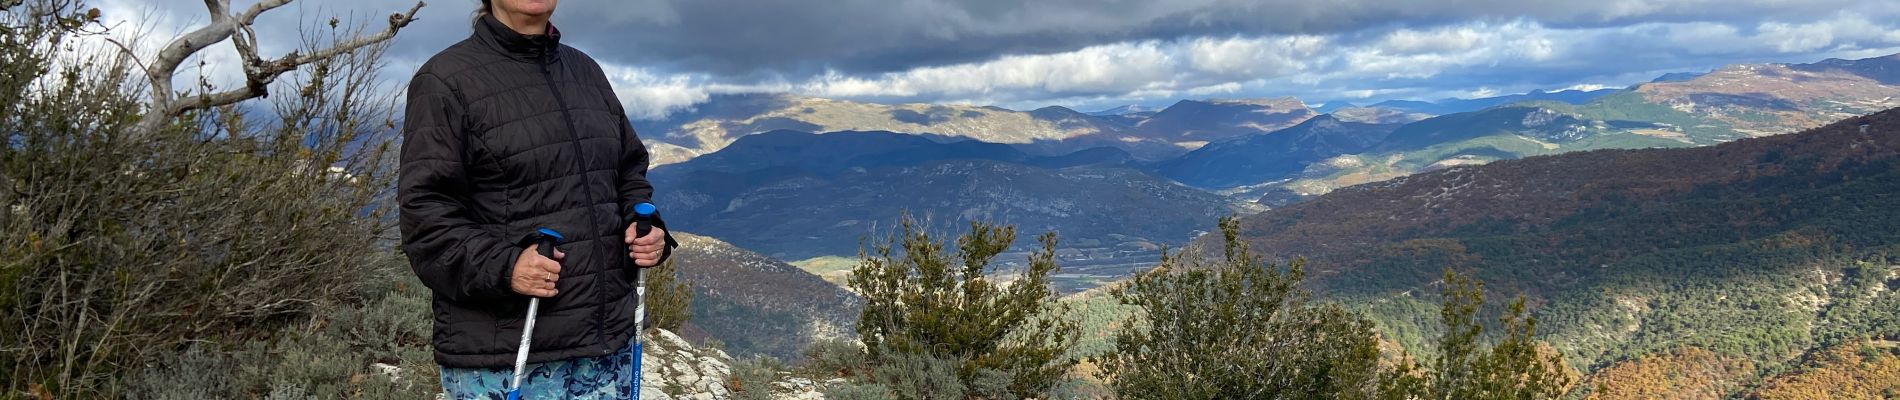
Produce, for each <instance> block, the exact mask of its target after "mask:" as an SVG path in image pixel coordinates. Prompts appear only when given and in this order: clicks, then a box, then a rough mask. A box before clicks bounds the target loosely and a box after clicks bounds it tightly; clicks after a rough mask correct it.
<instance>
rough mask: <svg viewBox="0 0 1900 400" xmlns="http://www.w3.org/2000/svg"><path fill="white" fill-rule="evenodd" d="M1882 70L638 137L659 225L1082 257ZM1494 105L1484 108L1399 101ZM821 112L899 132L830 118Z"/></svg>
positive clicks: (811, 105)
mask: <svg viewBox="0 0 1900 400" xmlns="http://www.w3.org/2000/svg"><path fill="white" fill-rule="evenodd" d="M1895 65H1900V55H1897V56H1888V57H1879V58H1871V59H1864V60H1851V61H1850V60H1828V61H1822V62H1818V63H1814V64H1760V65H1739V66H1730V67H1724V68H1720V69H1717V70H1715V71H1711V72H1709V73H1705V74H1697V75H1693V76H1689V75H1679V76H1678V78H1679V79H1671V80H1665V81H1662V82H1653V83H1644V84H1639V85H1635V86H1633V87H1631V88H1628V89H1624V90H1599V91H1587V92H1586V91H1574V90H1573V91H1559V92H1532V93H1529V94H1524V95H1513V96H1500V97H1495V98H1486V99H1470V100H1457V101H1453V100H1445V101H1440V102H1435V103H1431V104H1435V105H1434V106H1433V107H1413V108H1410V110H1412V111H1405V110H1403V109H1394V108H1386V107H1399V108H1403V107H1401V106H1403V105H1404V104H1400V103H1390V102H1388V103H1383V105H1379V104H1375V105H1373V106H1369V107H1356V106H1351V105H1347V104H1339V105H1337V106H1333V105H1329V107H1323V108H1322V109H1326V110H1330V111H1332V112H1331V113H1328V114H1320V113H1318V110H1315V109H1313V108H1309V107H1306V106H1305V105H1304V104H1303V103H1301V102H1300V101H1299V100H1297V99H1291V98H1281V99H1269V100H1209V101H1195V100H1184V101H1179V102H1177V103H1175V104H1173V105H1171V106H1169V107H1167V108H1164V109H1161V110H1159V111H1150V110H1145V109H1141V108H1136V107H1121V108H1118V109H1113V110H1105V111H1104V112H1097V113H1093V114H1090V113H1081V112H1077V111H1074V110H1071V109H1068V108H1063V107H1046V108H1042V109H1037V110H1033V111H1028V112H1021V111H1013V110H1007V109H1002V108H997V107H975V106H963V105H920V104H905V105H881V104H871V103H860V102H851V101H842V100H826V99H812V98H802V97H797V96H792V95H783V94H774V95H723V96H717V97H716V98H715V99H714V101H712V102H710V103H707V104H703V105H701V106H700V107H698V108H696V109H694V110H693V111H691V112H687V113H683V114H681V115H676V116H674V117H673V118H672V119H669V120H667V121H653V122H647V123H645V125H644V127H643V128H641V129H643V132H647V133H646V134H647V136H649V137H653V136H658V137H660V139H659V140H657V141H655V143H654V144H652V146H653V147H654V148H657V149H666V148H669V146H671V148H673V149H675V150H673V151H674V153H667V152H666V151H656V154H660V156H661V157H665V154H675V153H676V154H693V156H692V157H691V158H681V159H676V160H674V162H672V163H668V164H664V165H660V166H658V167H655V169H654V170H653V174H652V176H651V178H653V180H654V181H655V183H656V185H657V187H660V188H662V190H661V191H659V193H658V194H659V198H658V200H660V201H662V202H665V203H667V205H668V211H669V218H670V219H674V220H679V221H683V222H685V223H687V224H688V225H686V226H692V227H693V229H694V230H695V231H697V232H700V233H704V234H708V235H712V236H714V237H719V238H722V239H725V240H728V241H730V242H732V243H734V244H737V245H739V246H742V247H746V248H749V249H753V250H756V251H760V252H762V253H764V254H767V255H770V256H773V257H779V258H785V259H790V260H799V259H804V258H810V257H820V256H849V255H851V254H856V250H858V249H859V248H860V245H862V244H864V243H863V242H862V240H863V239H866V238H875V237H877V236H879V235H881V234H887V233H888V232H884V231H880V229H882V230H885V231H888V228H889V227H890V226H891V223H893V222H894V221H896V220H897V218H899V217H900V216H901V215H903V214H905V213H910V214H912V215H914V216H917V217H921V218H925V219H929V220H931V221H933V223H935V224H937V228H939V229H942V230H956V229H957V228H958V226H959V225H960V223H961V221H965V220H970V219H990V220H995V221H1000V222H1006V223H1016V224H1019V225H1021V226H1022V227H1024V228H1026V229H1034V230H1054V231H1057V232H1059V233H1061V234H1062V235H1064V236H1065V237H1067V238H1071V239H1075V241H1073V242H1069V243H1070V244H1073V245H1075V246H1076V249H1075V251H1078V252H1083V253H1087V254H1096V255H1098V256H1097V257H1098V258H1113V257H1110V256H1106V255H1101V254H1108V255H1113V254H1122V255H1127V254H1126V253H1117V252H1119V251H1124V250H1125V251H1135V252H1141V251H1147V250H1140V249H1151V248H1154V247H1156V246H1160V245H1179V244H1182V243H1185V241H1186V240H1188V239H1190V238H1192V237H1193V236H1194V235H1196V234H1198V233H1199V232H1200V231H1201V230H1203V229H1205V228H1206V227H1207V226H1210V225H1208V224H1207V222H1209V221H1212V218H1214V217H1217V216H1219V215H1225V214H1229V213H1240V214H1248V213H1253V212H1257V211H1259V210H1263V209H1266V208H1268V207H1278V206H1283V205H1287V204H1292V203H1297V202H1300V201H1304V200H1307V199H1311V198H1313V197H1315V196H1318V195H1322V194H1325V193H1327V192H1330V191H1332V190H1337V189H1339V188H1343V187H1349V186H1352V185H1359V184H1365V183H1370V182H1379V181H1383V180H1387V179H1393V178H1397V177H1403V176H1407V175H1410V174H1414V173H1419V172H1426V171H1433V170H1440V169H1446V168H1453V167H1458V166H1467V165H1478V164H1485V163H1490V162H1496V161H1500V160H1511V159H1519V158H1524V157H1531V156H1539V155H1554V154H1563V153H1568V152H1575V151H1588V150H1598V149H1630V148H1671V147H1694V146H1706V145H1711V144H1717V143H1723V142H1727V141H1732V140H1735V139H1739V138H1747V137H1757V136H1766V135H1769V134H1770V133H1769V132H1771V131H1773V130H1778V131H1779V132H1788V131H1793V130H1797V129H1801V128H1807V127H1812V126H1816V125H1818V122H1815V121H1822V120H1827V119H1829V118H1837V117H1841V116H1848V115H1859V114H1864V113H1866V112H1871V111H1873V110H1877V109H1878V108H1879V107H1881V106H1886V105H1900V101H1896V100H1894V97H1895V96H1894V95H1895V94H1900V86H1889V85H1887V84H1886V83H1883V82H1889V81H1892V80H1893V77H1892V75H1893V74H1892V73H1891V72H1890V71H1893V70H1895V67H1894V66H1895ZM1738 88H1740V89H1738ZM1750 88H1753V89H1750ZM1770 89H1772V90H1770ZM1511 101H1517V102H1511ZM1494 103H1503V104H1501V105H1496V106H1491V107H1489V108H1482V109H1477V110H1472V111H1466V112H1457V113H1451V114H1443V115H1430V114H1424V113H1420V112H1417V111H1446V110H1458V109H1463V108H1472V107H1481V106H1484V105H1486V104H1494ZM1405 104H1410V103H1405ZM1111 113H1119V114H1112V115H1111ZM667 126H671V127H674V128H673V129H672V130H666V129H667V128H664V127H667ZM841 127H891V128H902V129H898V130H887V131H849V130H845V131H833V130H832V129H836V128H841ZM768 128H786V129H771V130H768ZM655 131H660V132H666V133H665V134H659V135H655V134H652V132H655ZM688 148H690V150H681V149H688ZM1177 182H1178V184H1177ZM1104 199H1120V200H1116V201H1114V202H1113V203H1107V202H1104V201H1103V200H1104ZM757 221H772V223H768V224H760V223H758V222H757ZM1090 249H1095V250H1090ZM1146 256H1149V255H1148V254H1144V255H1142V257H1146ZM1095 261H1103V262H1104V263H1106V264H1114V265H1122V263H1121V262H1119V261H1106V260H1100V259H1097V260H1095ZM1122 267H1126V265H1122ZM1114 271H1125V269H1124V268H1120V267H1118V268H1117V269H1115V270H1114ZM1101 272H1103V273H1108V272H1109V270H1104V271H1101ZM1083 275H1084V276H1086V278H1083V279H1086V280H1088V281H1100V280H1103V279H1106V278H1107V277H1106V276H1105V275H1101V274H1094V273H1090V274H1083ZM1078 288H1082V289H1085V288H1086V287H1078Z"/></svg>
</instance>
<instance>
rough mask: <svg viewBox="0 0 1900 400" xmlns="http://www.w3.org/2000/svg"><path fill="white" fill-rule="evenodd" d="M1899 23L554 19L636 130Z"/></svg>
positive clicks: (1755, 10)
mask: <svg viewBox="0 0 1900 400" xmlns="http://www.w3.org/2000/svg"><path fill="white" fill-rule="evenodd" d="M101 3H102V4H104V5H106V7H103V8H105V9H106V11H108V18H110V17H111V16H112V15H115V14H122V13H134V11H138V10H139V9H141V8H143V9H144V10H145V11H147V12H148V14H158V15H159V16H158V17H156V18H150V19H149V20H151V21H153V25H155V26H156V27H157V28H158V29H155V31H157V32H160V33H164V31H165V30H166V27H173V28H171V29H174V30H175V29H177V28H176V27H178V26H184V25H189V24H191V23H194V22H197V23H201V22H202V21H203V20H204V17H202V13H203V11H202V5H201V4H200V2H197V1H190V0H160V1H156V2H150V1H137V0H104V1H102V2H101ZM239 3H240V5H244V3H247V2H243V1H240V2H239ZM474 4H476V2H475V1H473V0H469V1H466V2H447V4H440V3H438V4H431V5H430V7H429V8H427V9H425V11H424V12H423V15H422V17H423V21H421V22H419V23H417V24H416V25H414V26H412V27H411V29H410V30H407V31H405V32H404V33H403V35H402V37H401V38H400V39H399V40H398V42H397V43H396V45H395V47H394V48H393V49H392V59H391V65H392V69H401V68H413V66H414V65H417V64H419V63H420V62H421V60H423V59H426V58H427V57H428V55H429V54H431V53H433V52H434V51H435V50H438V49H440V48H442V47H446V46H447V45H449V44H451V43H453V42H455V41H457V40H460V39H462V38H464V37H466V35H467V32H468V22H469V17H470V11H472V8H473V7H474ZM406 6H407V4H405V3H403V2H398V1H388V0H381V1H369V2H347V3H336V2H324V3H316V2H311V1H309V0H306V1H302V2H298V3H297V4H295V5H293V6H291V8H299V9H293V10H284V11H288V12H280V13H277V15H272V16H270V17H269V18H270V19H268V22H270V23H269V24H268V25H263V26H262V29H260V32H259V36H260V37H263V38H266V39H265V40H266V42H267V43H269V42H270V41H271V40H273V39H272V38H283V39H278V40H279V41H278V42H277V43H280V45H279V46H277V47H278V48H279V49H287V48H289V47H290V46H289V45H288V44H289V43H294V41H293V40H294V38H295V36H294V33H295V32H296V29H297V27H298V24H297V22H299V21H314V20H318V18H319V16H327V15H332V14H344V15H354V16H357V17H358V18H359V20H367V21H375V20H378V19H379V18H380V16H381V15H384V14H386V13H387V12H390V11H394V10H397V9H402V8H406ZM1888 21H1900V4H1895V3H1894V2H1891V1H1860V0H1806V1H1797V0H1727V1H1721V0H1600V1H1589V2H1578V1H1568V0H1536V1H1524V0H1510V1H1506V0H1475V1H1404V2H1391V1H1381V0H1343V1H1331V2H1311V1H1291V0H1172V1H1135V0H1043V1H1034V2H1022V1H1012V0H967V1H948V0H835V1H826V2H822V3H812V2H794V1H778V0H637V1H616V2H579V1H570V2H568V4H565V5H563V6H562V7H561V8H560V12H559V14H557V16H556V19H555V23H556V24H557V25H559V26H560V27H561V28H562V30H563V32H565V33H566V34H567V39H568V40H567V43H569V44H571V45H574V46H576V47H579V48H581V49H583V50H585V51H588V52H589V53H590V54H592V55H594V56H595V58H597V59H600V60H602V62H603V63H605V64H607V69H608V72H609V75H610V77H611V78H613V79H614V81H615V82H616V90H617V92H618V93H620V95H621V98H622V100H624V101H626V102H627V104H628V107H629V112H630V113H631V114H634V116H635V117H636V118H658V117H661V116H664V115H666V114H667V113H669V112H673V111H677V110H680V109H683V108H687V107H691V106H692V105H694V104H697V103H699V102H703V101H705V100H706V99H707V98H709V97H710V95H712V94H717V93H728V92H754V91H774V92H794V93H800V94H807V95H814V96H825V97H845V98H857V99H868V100H878V101H928V102H968V103H980V104H997V105H1003V106H1008V107H1023V108H1027V107H1036V106H1041V105H1048V104H1061V105H1069V106H1072V107H1077V108H1085V109H1086V108H1091V107H1105V106H1108V105H1112V104H1118V103H1142V104H1149V105H1165V104H1166V103H1168V102H1171V101H1172V100H1174V99H1177V98H1198V97H1277V96H1287V95H1291V96H1298V97H1300V98H1302V99H1305V100H1307V101H1309V102H1322V101H1329V100H1352V101H1372V100H1378V99H1387V98H1438V97H1446V96H1470V95H1482V94H1486V93H1508V92H1522V91H1526V90H1530V89H1538V88H1544V89H1556V88H1564V87H1573V86H1579V87H1587V86H1592V85H1602V86H1610V87H1618V86H1623V85H1627V84H1630V83H1633V82H1638V81H1643V80H1647V79H1649V78H1653V77H1654V75H1656V74H1660V73H1662V72H1674V71H1686V70H1706V69H1708V68H1712V67H1715V66H1719V65H1723V64H1730V63H1755V62H1811V61H1817V60H1819V59H1822V58H1827V57H1867V56H1877V55H1884V54H1886V53H1892V52H1900V30H1897V29H1896V27H1900V25H1897V24H1895V23H1893V22H1888ZM261 25H262V24H261ZM268 48H269V47H268V46H267V49H268ZM280 51H281V50H280ZM214 58H215V57H214ZM391 75H406V74H402V73H400V72H395V71H392V74H391ZM405 78H406V77H397V78H394V79H398V80H401V79H405Z"/></svg>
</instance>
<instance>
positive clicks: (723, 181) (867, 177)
mask: <svg viewBox="0 0 1900 400" xmlns="http://www.w3.org/2000/svg"><path fill="white" fill-rule="evenodd" d="M1130 163H1131V161H1130V156H1129V155H1128V154H1126V153H1123V152H1120V151H1119V150H1116V149H1112V148H1103V149H1096V150H1084V151H1078V152H1075V153H1070V154H1065V155H1059V156H1039V155H1033V154H1029V153H1025V152H1022V151H1019V150H1017V149H1016V148H1015V147H1013V146H1008V145H1002V144H995V143H984V142H977V141H960V142H949V143H943V142H938V141H935V140H931V139H930V138H925V137H920V136H917V135H909V134H899V133H891V132H838V133H829V134H822V135H821V134H812V133H804V132H795V131H775V132H768V133H763V134H756V135H748V136H746V137H743V138H740V139H739V140H737V141H735V142H733V143H732V144H731V145H730V146H727V147H726V148H724V149H722V150H720V151H718V152H715V153H713V154H709V155H706V156H701V157H699V158H695V159H693V160H690V161H686V162H683V163H678V164H672V165H665V166H661V167H659V168H655V169H654V170H653V171H652V172H651V173H650V174H649V175H648V178H649V179H650V180H651V181H652V182H653V183H654V185H655V186H656V187H663V188H666V190H665V191H662V192H659V194H658V195H657V197H656V198H655V201H656V202H660V203H661V204H666V205H667V219H668V222H669V223H671V224H679V225H678V226H688V227H692V228H691V229H693V230H694V231H695V232H698V233H702V234H707V235H711V236H714V237H719V238H721V239H723V240H726V241H729V242H732V243H734V244H737V245H739V246H742V247H745V248H748V249H752V250H755V251H759V252H762V253H764V254H767V255H770V256H773V257H778V258H782V259H789V260H799V259H804V258H810V257H818V256H836V255H850V254H857V251H858V250H859V249H860V248H861V246H863V245H866V244H868V243H874V242H866V241H865V240H866V239H873V240H875V239H878V238H880V237H881V236H883V235H888V234H889V233H890V230H891V229H892V227H894V226H895V225H894V224H895V223H896V222H897V221H898V219H899V218H900V217H902V216H904V215H906V214H909V215H911V216H913V217H916V218H917V219H919V220H921V221H922V222H924V223H925V224H926V226H927V227H929V228H930V229H933V230H937V231H940V232H960V231H961V230H963V229H967V228H968V226H967V224H966V223H965V222H964V221H971V220H988V221H995V222H999V223H1008V224H1014V225H1017V226H1018V227H1019V228H1021V229H1024V230H1027V231H1032V232H1042V231H1054V232H1057V233H1059V234H1060V235H1061V236H1062V238H1063V239H1064V243H1066V244H1067V245H1068V246H1070V247H1073V248H1077V249H1096V248H1099V249H1118V248H1119V249H1127V250H1131V251H1135V250H1145V251H1152V250H1153V249H1154V248H1156V247H1157V244H1165V243H1181V242H1185V241H1186V240H1188V239H1191V238H1193V237H1194V236H1195V235H1196V232H1197V231H1198V230H1200V229H1204V228H1205V227H1207V226H1211V225H1208V224H1211V223H1212V222H1213V221H1215V220H1216V219H1217V218H1219V217H1220V216H1223V215H1229V214H1234V213H1246V212H1254V211H1258V207H1257V206H1253V205H1250V204H1247V203H1244V202H1234V201H1230V200H1229V199H1226V198H1224V197H1221V196H1219V195H1216V194H1213V193H1208V192H1204V191H1200V190H1195V189H1192V188H1188V187H1185V186H1182V185H1180V184H1178V183H1175V182H1173V181H1170V180H1167V179H1164V178H1158V177H1155V176H1152V175H1149V174H1147V173H1145V172H1143V171H1141V170H1138V169H1135V168H1133V167H1131V166H1130V165H1131V164H1130Z"/></svg>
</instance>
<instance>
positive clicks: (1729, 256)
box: [1203, 109, 1900, 371]
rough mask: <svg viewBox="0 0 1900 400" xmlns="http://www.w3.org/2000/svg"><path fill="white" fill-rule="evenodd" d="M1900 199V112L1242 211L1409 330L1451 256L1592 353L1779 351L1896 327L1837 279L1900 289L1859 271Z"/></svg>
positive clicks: (1249, 223)
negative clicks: (1526, 302)
mask: <svg viewBox="0 0 1900 400" xmlns="http://www.w3.org/2000/svg"><path fill="white" fill-rule="evenodd" d="M1896 196H1900V109H1897V110H1890V111H1885V112H1881V113H1878V114H1874V115H1870V116H1866V117H1856V118H1851V119H1848V120H1844V121H1841V122H1837V123H1834V124H1831V125H1828V126H1825V127H1822V128H1818V129H1814V130H1810V131H1807V132H1803V133H1798V134H1788V135H1779V136H1770V137H1763V138H1754V139H1747V140H1741V141H1736V142H1732V143H1725V144H1720V145H1714V146H1708V147H1698V148H1686V149H1653V150H1598V151H1587V152H1577V153H1569V154H1563V155H1555V156H1543V157H1531V158H1526V159H1521V160H1510V161H1500V162H1496V163H1491V164H1488V165H1483V166H1459V167H1451V168H1446V169H1443V170H1439V171H1434V172H1428V173H1422V174H1418V175H1412V176H1408V177H1402V178H1396V179H1391V180H1388V181H1384V182H1380V183H1373V184H1365V185H1359V186H1354V187H1349V188H1345V189H1341V190H1337V191H1334V192H1332V193H1329V194H1327V195H1325V196H1321V197H1319V198H1316V199H1313V200H1311V201H1308V202H1304V203H1299V204H1294V205H1289V206H1286V207H1284V208H1279V209H1275V210H1270V211H1267V212H1264V213H1261V214H1258V215H1254V216H1250V217H1245V218H1244V219H1243V220H1242V235H1243V237H1244V238H1245V240H1246V241H1247V242H1248V243H1249V245H1250V246H1252V248H1253V249H1255V250H1256V251H1260V252H1262V253H1265V254H1272V255H1275V256H1277V257H1294V256H1299V257H1305V258H1307V259H1309V260H1310V261H1311V262H1310V263H1309V264H1308V272H1309V274H1310V276H1312V277H1313V279H1314V280H1313V281H1312V283H1313V285H1314V286H1315V287H1316V291H1318V292H1320V293H1328V294H1329V295H1331V296H1334V297H1335V298H1336V299H1339V300H1341V301H1344V302H1346V303H1348V304H1354V305H1355V307H1359V308H1361V309H1363V310H1366V311H1368V312H1370V313H1371V314H1372V315H1374V316H1375V320H1377V321H1378V322H1379V323H1380V324H1381V325H1382V329H1381V330H1382V331H1385V332H1412V333H1409V334H1403V335H1401V336H1404V337H1402V338H1401V341H1405V342H1408V343H1412V342H1415V341H1416V340H1419V339H1420V338H1421V337H1423V336H1421V335H1422V334H1421V333H1418V332H1422V331H1421V329H1426V328H1425V327H1424V326H1423V325H1425V322H1424V321H1421V320H1417V319H1415V318H1414V317H1415V316H1416V315H1418V314H1417V310H1420V309H1426V308H1428V307H1429V300H1425V299H1421V297H1422V296H1421V295H1420V294H1419V293H1420V292H1421V291H1423V290H1422V289H1423V288H1426V287H1429V286H1430V285H1432V284H1433V282H1434V279H1436V278H1437V277H1438V276H1439V275H1438V274H1439V271H1441V269H1442V268H1446V267H1451V268H1456V269H1460V270H1465V271H1471V272H1473V273H1475V274H1476V276H1477V277H1479V278H1482V279H1484V280H1485V282H1486V288H1487V289H1489V290H1490V291H1493V292H1495V293H1497V295H1502V296H1509V295H1514V294H1516V293H1525V294H1528V295H1529V296H1530V299H1531V304H1534V305H1541V306H1538V307H1537V308H1536V309H1535V311H1536V312H1535V314H1536V315H1537V316H1538V318H1539V322H1540V325H1539V329H1540V331H1543V332H1546V334H1545V335H1546V337H1547V338H1548V339H1550V340H1552V341H1553V342H1554V344H1556V345H1557V347H1558V348H1559V349H1560V350H1562V351H1563V352H1564V353H1565V354H1567V355H1569V356H1570V357H1571V358H1572V361H1573V362H1575V363H1577V365H1580V366H1601V365H1605V364H1607V363H1611V362H1615V361H1619V360H1623V359H1626V358H1630V357H1638V356H1642V355H1645V354H1649V353H1651V352H1656V351H1664V350H1669V349H1673V348H1676V347H1677V346H1683V345H1691V346H1695V347H1698V348H1703V349H1710V350H1711V351H1716V352H1719V353H1722V354H1725V355H1732V356H1738V357H1746V358H1748V359H1751V360H1754V361H1755V362H1756V363H1757V364H1760V365H1764V366H1767V365H1776V364H1779V363H1785V362H1791V361H1790V357H1793V356H1794V355H1798V354H1800V353H1801V352H1803V351H1806V350H1807V349H1810V348H1814V347H1817V346H1825V345H1830V343H1832V342H1833V341H1838V340H1851V339H1852V338H1855V337H1865V335H1874V336H1875V337H1879V336H1882V335H1900V323H1894V322H1896V321H1900V319H1895V318H1896V314H1900V295H1895V294H1893V293H1890V292H1881V291H1872V292H1870V291H1866V290H1858V289H1856V290H1846V289H1844V286H1842V285H1848V284H1853V285H1871V286H1872V287H1880V286H1884V287H1887V288H1893V287H1900V275H1894V274H1890V273H1886V272H1880V273H1871V274H1870V273H1864V272H1856V271H1862V270H1864V268H1876V270H1878V271H1885V269H1884V268H1887V267H1888V266H1890V265H1895V266H1900V257H1893V256H1892V255H1893V254H1900V231H1896V230H1894V229H1891V227H1894V226H1900V197H1896ZM1203 240H1206V239H1203ZM1855 276H1860V277H1861V278H1853V277H1855ZM1843 277H1847V278H1851V279H1844V278H1843ZM1855 279H1860V280H1862V281H1863V282H1860V283H1855ZM1869 279H1871V280H1873V281H1872V282H1864V281H1865V280H1869ZM1813 296H1818V297H1813ZM1828 304H1838V305H1842V306H1841V308H1830V307H1831V306H1826V305H1828ZM1875 304H1880V306H1875ZM1847 305H1852V308H1846V307H1847ZM1874 310H1879V311H1874ZM1880 321H1888V322H1880ZM1764 371H1767V370H1764Z"/></svg>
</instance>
